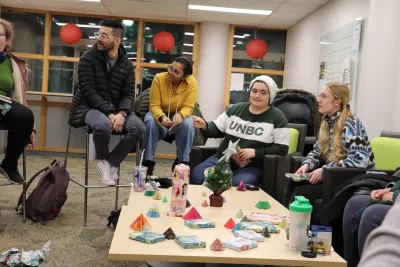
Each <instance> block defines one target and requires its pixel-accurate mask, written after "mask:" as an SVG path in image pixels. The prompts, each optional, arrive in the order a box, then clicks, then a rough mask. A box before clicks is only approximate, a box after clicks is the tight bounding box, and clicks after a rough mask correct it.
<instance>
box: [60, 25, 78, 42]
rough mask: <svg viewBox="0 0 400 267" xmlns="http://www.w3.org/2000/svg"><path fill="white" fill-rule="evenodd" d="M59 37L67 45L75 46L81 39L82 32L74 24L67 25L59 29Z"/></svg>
mask: <svg viewBox="0 0 400 267" xmlns="http://www.w3.org/2000/svg"><path fill="white" fill-rule="evenodd" d="M60 37H61V39H62V40H63V41H64V42H66V43H67V44H76V43H77V42H79V41H80V40H81V39H82V31H81V29H80V28H79V27H78V26H76V25H75V24H67V25H64V26H62V27H61V29H60Z"/></svg>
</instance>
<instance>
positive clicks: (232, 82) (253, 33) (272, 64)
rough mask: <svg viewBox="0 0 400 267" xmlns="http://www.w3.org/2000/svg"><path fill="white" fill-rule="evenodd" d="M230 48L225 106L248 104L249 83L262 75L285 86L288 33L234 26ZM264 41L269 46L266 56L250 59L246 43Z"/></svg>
mask: <svg viewBox="0 0 400 267" xmlns="http://www.w3.org/2000/svg"><path fill="white" fill-rule="evenodd" d="M231 36H232V38H233V40H232V39H231V40H230V43H229V45H232V48H230V49H232V50H233V51H232V58H230V59H229V61H231V62H232V64H231V66H229V67H230V70H231V75H230V76H229V77H227V80H226V84H227V86H226V88H225V92H226V97H225V106H227V105H229V104H236V103H240V102H247V101H249V86H250V82H251V81H252V80H253V79H254V78H255V77H257V76H259V75H268V76H270V77H271V78H272V79H273V80H274V81H275V83H276V85H277V86H278V88H282V87H283V75H284V64H285V49H286V31H282V30H269V29H259V28H243V27H235V26H231ZM254 39H261V40H263V41H264V42H265V43H266V44H267V47H268V49H267V53H266V54H265V55H264V56H263V57H262V58H260V59H253V58H251V57H250V56H249V55H248V54H247V52H246V47H247V44H248V43H249V42H250V41H251V40H254Z"/></svg>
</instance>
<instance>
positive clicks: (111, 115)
mask: <svg viewBox="0 0 400 267" xmlns="http://www.w3.org/2000/svg"><path fill="white" fill-rule="evenodd" d="M114 117H115V115H114V114H112V113H111V114H110V115H108V119H109V120H110V122H111V125H113V124H114V123H113V122H114Z"/></svg>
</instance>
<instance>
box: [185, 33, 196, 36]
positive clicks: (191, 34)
mask: <svg viewBox="0 0 400 267" xmlns="http://www.w3.org/2000/svg"><path fill="white" fill-rule="evenodd" d="M185 35H190V36H193V35H194V33H193V32H185Z"/></svg>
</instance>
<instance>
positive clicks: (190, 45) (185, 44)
mask: <svg viewBox="0 0 400 267" xmlns="http://www.w3.org/2000/svg"><path fill="white" fill-rule="evenodd" d="M183 45H184V46H193V44H186V43H185V44H183Z"/></svg>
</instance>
